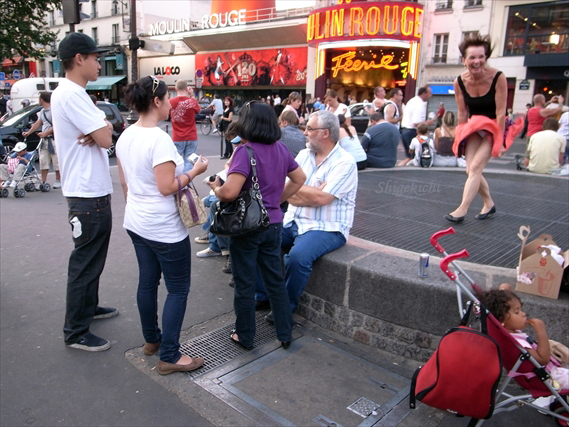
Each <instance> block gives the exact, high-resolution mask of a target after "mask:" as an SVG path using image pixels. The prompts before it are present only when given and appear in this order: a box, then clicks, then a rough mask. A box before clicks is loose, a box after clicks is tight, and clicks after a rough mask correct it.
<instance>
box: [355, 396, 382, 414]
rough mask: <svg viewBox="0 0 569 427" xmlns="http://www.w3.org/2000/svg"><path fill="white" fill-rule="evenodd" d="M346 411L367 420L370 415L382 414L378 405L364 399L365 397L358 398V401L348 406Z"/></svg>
mask: <svg viewBox="0 0 569 427" xmlns="http://www.w3.org/2000/svg"><path fill="white" fill-rule="evenodd" d="M348 409H349V410H350V411H352V412H355V413H356V414H358V415H359V416H360V417H364V418H367V417H369V416H370V415H381V414H382V411H381V410H380V409H379V405H378V404H377V403H375V402H372V401H371V400H369V399H366V398H365V397H360V398H359V399H358V400H356V401H355V402H354V403H352V404H351V405H350V406H348Z"/></svg>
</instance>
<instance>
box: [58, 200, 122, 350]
mask: <svg viewBox="0 0 569 427" xmlns="http://www.w3.org/2000/svg"><path fill="white" fill-rule="evenodd" d="M67 205H68V208H69V213H68V215H69V223H70V224H71V228H72V234H73V243H74V245H75V248H74V249H73V251H72V252H71V255H70V256H69V267H68V271H67V303H66V311H65V324H64V326H63V332H64V339H65V343H67V344H73V343H75V342H77V341H79V340H80V339H81V338H82V337H83V335H85V334H86V333H87V332H89V327H90V326H91V322H92V321H93V316H94V315H95V310H96V308H97V305H98V304H99V278H100V276H101V273H102V272H103V268H104V267H105V261H106V259H107V251H108V249H109V241H110V239H111V229H112V225H113V217H112V212H111V195H110V194H109V195H107V196H103V197H96V198H80V197H67Z"/></svg>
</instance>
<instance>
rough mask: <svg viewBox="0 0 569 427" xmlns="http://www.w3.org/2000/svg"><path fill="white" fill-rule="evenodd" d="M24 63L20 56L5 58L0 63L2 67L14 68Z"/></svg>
mask: <svg viewBox="0 0 569 427" xmlns="http://www.w3.org/2000/svg"><path fill="white" fill-rule="evenodd" d="M23 61H24V58H23V57H21V56H14V57H13V58H6V59H4V61H2V67H15V66H16V65H20V64H21V63H22V62H23Z"/></svg>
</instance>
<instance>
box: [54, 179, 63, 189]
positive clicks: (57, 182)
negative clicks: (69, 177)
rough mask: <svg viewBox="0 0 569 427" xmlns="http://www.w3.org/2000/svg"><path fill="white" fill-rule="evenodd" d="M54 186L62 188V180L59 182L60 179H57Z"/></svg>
mask: <svg viewBox="0 0 569 427" xmlns="http://www.w3.org/2000/svg"><path fill="white" fill-rule="evenodd" d="M53 188H61V182H59V179H56V180H55V182H54V183H53Z"/></svg>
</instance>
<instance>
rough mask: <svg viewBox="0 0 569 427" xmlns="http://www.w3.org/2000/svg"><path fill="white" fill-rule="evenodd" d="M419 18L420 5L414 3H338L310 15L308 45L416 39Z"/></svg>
mask: <svg viewBox="0 0 569 427" xmlns="http://www.w3.org/2000/svg"><path fill="white" fill-rule="evenodd" d="M422 20H423V6H422V5H420V4H417V3H411V2H358V3H341V4H337V5H335V6H331V7H327V8H322V9H317V10H315V11H314V12H312V13H311V14H310V15H309V17H308V25H307V36H306V40H307V42H308V44H309V45H311V46H315V45H318V44H320V43H324V42H337V41H346V40H361V39H375V38H381V39H394V40H407V41H410V42H414V41H415V42H418V41H420V39H421V32H422Z"/></svg>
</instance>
